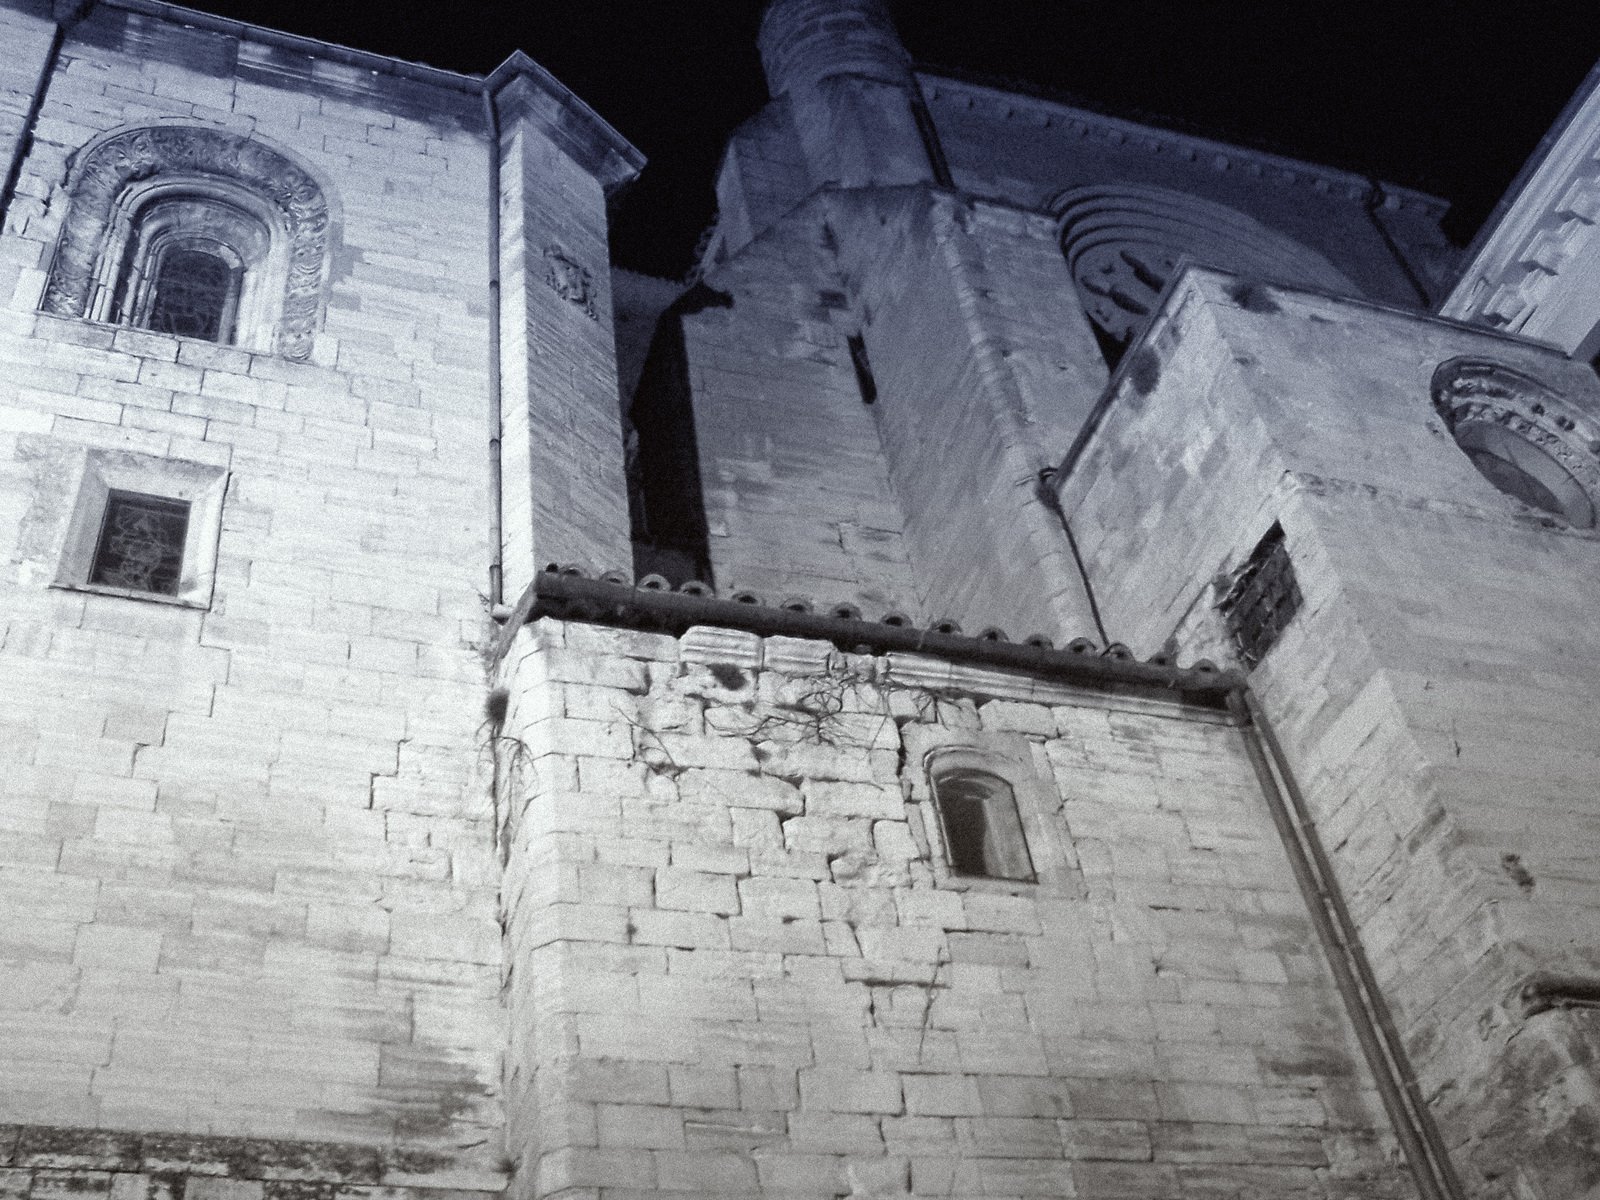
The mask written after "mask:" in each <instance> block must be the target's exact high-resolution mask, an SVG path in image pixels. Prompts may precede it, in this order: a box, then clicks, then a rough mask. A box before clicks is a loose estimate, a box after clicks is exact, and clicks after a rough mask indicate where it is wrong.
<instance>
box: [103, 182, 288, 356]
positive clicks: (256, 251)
mask: <svg viewBox="0 0 1600 1200" xmlns="http://www.w3.org/2000/svg"><path fill="white" fill-rule="evenodd" d="M211 188H212V192H213V194H212V195H204V194H201V195H196V194H194V193H192V192H190V191H188V190H187V189H186V188H184V187H183V186H182V185H178V184H172V183H169V184H167V185H165V186H163V187H158V188H156V189H153V190H154V193H155V194H154V195H151V194H149V193H150V191H151V190H152V189H146V188H130V189H129V193H130V194H129V196H128V197H126V198H125V202H124V204H123V205H122V206H121V208H124V209H126V210H127V211H126V213H125V214H124V213H123V212H121V211H119V212H118V213H117V214H116V216H115V218H114V220H113V224H112V232H113V234H114V235H115V236H116V238H117V240H118V241H120V242H122V243H123V251H122V254H121V255H120V258H119V259H115V260H112V261H111V262H109V263H108V264H107V267H108V270H107V271H106V272H103V273H105V274H107V276H108V278H106V279H105V280H104V284H105V285H106V286H105V287H104V288H103V289H102V291H103V294H102V297H101V299H102V302H106V301H108V303H106V311H104V312H103V313H98V314H96V313H93V312H91V315H98V316H100V317H101V319H103V320H108V321H112V322H115V323H118V324H125V325H136V326H138V327H139V328H141V329H151V330H154V331H155V332H157V333H172V334H177V335H179V336H181V337H194V338H204V339H205V340H206V341H210V342H228V343H231V342H235V341H239V340H240V338H239V334H240V333H241V332H243V333H244V334H245V338H244V340H245V342H246V344H250V343H251V342H252V340H253V339H251V337H250V334H251V333H252V332H253V331H256V330H258V329H259V328H261V327H262V326H266V327H268V329H269V330H270V328H271V326H272V325H273V324H274V322H275V320H276V312H275V311H274V309H275V306H274V301H275V300H276V290H277V289H276V287H274V286H273V285H274V284H275V283H277V280H276V272H275V270H274V265H273V262H272V246H273V232H274V229H273V214H272V212H271V211H270V210H267V209H264V208H263V207H262V206H260V205H259V204H258V203H252V198H251V197H249V196H248V195H246V196H240V195H238V194H237V193H236V191H235V189H232V188H228V187H226V186H222V185H219V184H216V183H213V184H212V185H211ZM252 209H255V210H256V211H251V210H252ZM105 292H109V296H106V295H104V293H105Z"/></svg>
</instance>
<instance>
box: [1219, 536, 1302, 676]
mask: <svg viewBox="0 0 1600 1200" xmlns="http://www.w3.org/2000/svg"><path fill="white" fill-rule="evenodd" d="M1221 608H1222V617H1223V620H1224V622H1225V623H1226V624H1227V627H1228V634H1229V635H1230V636H1231V637H1232V638H1233V643H1234V645H1235V646H1237V647H1238V649H1239V657H1240V658H1242V659H1243V660H1244V662H1245V664H1246V665H1247V666H1251V667H1253V666H1255V665H1256V664H1257V663H1258V662H1260V661H1261V660H1262V659H1263V658H1264V657H1266V654H1267V651H1268V650H1271V649H1272V647H1273V645H1274V644H1275V643H1276V642H1277V640H1278V635H1279V634H1280V633H1282V632H1283V629H1284V627H1285V626H1286V625H1288V624H1289V622H1290V620H1292V619H1293V617H1294V614H1295V613H1297V612H1298V611H1299V610H1300V585H1299V583H1298V582H1297V581H1296V580H1295V577H1294V565H1293V564H1292V563H1291V562H1290V561H1289V548H1288V546H1286V545H1285V544H1284V540H1283V527H1282V526H1280V525H1274V526H1273V527H1272V528H1271V529H1269V530H1268V531H1267V536H1266V537H1264V538H1262V539H1261V542H1260V543H1259V544H1258V545H1257V546H1256V548H1255V550H1254V551H1252V552H1251V555H1250V558H1249V560H1248V561H1246V563H1245V565H1244V569H1243V570H1242V571H1240V572H1239V577H1238V579H1236V580H1234V584H1233V587H1232V588H1231V589H1230V590H1229V592H1228V594H1227V595H1226V596H1224V597H1223V599H1222V605H1221Z"/></svg>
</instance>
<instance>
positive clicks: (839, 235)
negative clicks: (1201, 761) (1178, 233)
mask: <svg viewBox="0 0 1600 1200" xmlns="http://www.w3.org/2000/svg"><path fill="white" fill-rule="evenodd" d="M831 199H832V203H831V205H830V210H831V211H830V222H831V228H832V230H833V231H834V237H835V238H836V239H837V241H838V243H839V247H840V250H839V259H840V263H841V267H842V270H843V273H844V275H845V277H846V278H847V279H848V280H849V281H850V284H851V296H850V299H851V300H852V302H854V304H855V305H856V306H857V308H858V310H859V312H860V314H861V319H862V323H863V331H864V334H863V335H864V338H865V342H866V347H867V349H868V351H869V352H870V354H871V356H872V363H873V370H874V373H875V375H876V377H877V383H878V401H877V403H876V404H875V405H874V406H873V409H872V414H873V416H874V418H875V419H876V422H877V425H878V431H879V436H880V439H881V443H882V455H883V460H884V462H885V465H886V466H887V468H888V473H889V479H890V482H891V483H892V484H893V486H894V490H895V494H896V496H897V497H898V498H899V501H900V504H901V507H902V509H903V510H904V512H905V514H906V537H905V544H906V553H907V555H908V557H909V558H910V561H911V564H912V567H913V570H914V571H915V574H916V579H917V583H918V586H919V588H920V589H921V591H922V594H923V596H924V597H925V603H926V604H927V606H928V608H929V610H930V616H932V617H935V618H937V617H953V618H954V619H955V620H957V621H959V622H961V623H962V624H963V625H964V626H965V627H966V628H967V629H968V630H969V631H970V632H974V633H975V632H977V631H978V630H980V629H982V628H984V627H985V626H989V625H996V626H999V627H1001V628H1003V629H1005V630H1006V631H1007V632H1008V633H1009V634H1010V635H1011V636H1013V637H1017V638H1021V637H1026V636H1028V635H1029V634H1033V633H1044V634H1046V635H1047V636H1049V637H1051V638H1053V639H1055V640H1056V641H1058V642H1060V643H1063V644H1064V643H1065V642H1066V641H1068V640H1070V639H1071V638H1073V637H1076V636H1078V635H1079V634H1081V633H1083V632H1085V630H1087V629H1089V628H1090V620H1089V614H1088V611H1087V606H1086V605H1084V604H1083V603H1082V600H1081V595H1080V594H1077V593H1075V592H1074V590H1073V589H1074V588H1075V587H1076V585H1077V571H1076V568H1075V567H1074V566H1073V565H1072V563H1071V560H1070V557H1069V550H1068V546H1067V542H1066V538H1065V537H1064V535H1063V534H1062V531H1061V526H1060V523H1059V521H1058V519H1057V518H1056V516H1055V514H1054V513H1052V512H1051V511H1050V510H1049V509H1048V508H1047V507H1046V506H1045V505H1043V504H1041V503H1040V502H1039V499H1038V484H1039V472H1040V470H1041V469H1042V468H1044V467H1046V466H1053V465H1054V463H1055V462H1056V461H1057V459H1058V456H1059V454H1060V453H1061V448H1062V447H1063V446H1065V445H1066V444H1068V443H1069V442H1070V441H1071V439H1072V437H1073V436H1074V435H1075V434H1076V433H1077V431H1078V428H1079V427H1080V425H1081V423H1082V421H1083V419H1084V418H1085V416H1086V415H1087V414H1088V412H1089V410H1090V408H1091V407H1092V404H1093V398H1094V397H1095V396H1096V395H1098V394H1099V391H1100V388H1101V385H1102V384H1103V381H1104V378H1105V368H1104V365H1103V363H1102V361H1101V358H1100V355H1099V352H1098V350H1097V349H1096V348H1095V345H1094V341H1093V337H1092V335H1091V334H1090V332H1089V326H1088V323H1087V321H1086V320H1085V319H1084V317H1083V315H1082V313H1081V312H1080V311H1078V309H1077V305H1076V301H1075V298H1074V294H1073V290H1072V286H1071V282H1070V279H1069V278H1068V276H1067V272H1066V268H1065V265H1064V264H1063V263H1062V260H1061V255H1060V253H1059V251H1058V250H1057V248H1056V247H1055V245H1054V243H1053V241H1052V240H1051V238H1050V236H1049V233H1048V229H1047V227H1045V223H1044V222H1039V221H1036V220H1033V219H1031V218H1028V217H1026V216H1022V215H1020V214H1017V213H1014V212H1010V211H1005V210H998V209H992V208H990V207H988V206H969V205H966V204H964V203H962V202H960V201H958V200H956V199H955V198H954V197H951V196H948V195H945V194H942V193H935V192H931V191H930V190H928V189H922V188H901V189H875V190H872V191H865V192H854V193H850V192H846V193H838V194H835V195H834V196H833V197H831Z"/></svg>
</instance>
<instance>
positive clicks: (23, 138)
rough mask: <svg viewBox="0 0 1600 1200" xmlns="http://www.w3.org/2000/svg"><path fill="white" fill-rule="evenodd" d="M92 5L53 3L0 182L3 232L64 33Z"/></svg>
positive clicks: (65, 38)
mask: <svg viewBox="0 0 1600 1200" xmlns="http://www.w3.org/2000/svg"><path fill="white" fill-rule="evenodd" d="M93 7H94V3H93V0H88V3H82V4H59V3H58V4H55V5H53V6H52V8H53V11H54V14H55V18H56V20H55V29H54V31H53V32H52V33H51V35H50V46H49V48H48V49H47V50H46V51H45V55H44V62H43V63H41V64H40V66H39V77H38V78H37V79H36V80H34V84H33V92H32V94H31V95H30V96H29V97H28V109H27V112H26V113H25V114H24V115H23V118H22V126H21V128H20V130H19V131H18V133H17V146H16V150H15V151H14V152H13V153H12V155H11V161H10V162H9V163H8V164H6V176H5V180H4V182H0V232H4V230H5V227H6V220H7V218H8V217H9V216H10V215H11V202H12V201H13V200H14V199H15V198H16V195H17V185H18V184H19V183H21V181H22V164H23V162H24V160H26V159H27V157H28V152H29V151H30V150H32V149H33V135H34V132H35V130H37V129H38V127H39V114H40V113H41V112H42V111H43V109H44V94H45V92H46V90H48V88H49V87H50V79H51V76H53V75H54V74H55V73H56V64H57V63H59V62H60V61H61V48H62V47H63V46H64V45H65V44H66V41H67V34H68V33H69V32H70V31H71V29H72V27H73V26H74V25H76V24H77V23H78V22H79V21H81V20H83V19H84V17H86V16H88V15H89V10H90V9H91V8H93Z"/></svg>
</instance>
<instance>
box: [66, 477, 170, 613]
mask: <svg viewBox="0 0 1600 1200" xmlns="http://www.w3.org/2000/svg"><path fill="white" fill-rule="evenodd" d="M188 532H189V504H188V502H187V501H184V500H168V499H166V498H164V497H161V496H144V495H140V494H138V493H135V492H111V493H110V494H109V495H108V496H107V497H106V508H105V515H104V517H103V518H102V519H101V523H100V539H99V541H98V542H97V543H96V546H95V552H94V566H93V569H92V570H91V571H90V573H89V582H90V583H98V584H104V585H106V586H108V587H121V588H128V589H129V590H130V591H137V592H155V593H157V594H159V595H163V596H175V595H177V594H178V584H179V580H180V579H181V577H182V574H183V544H184V539H185V538H186V537H187V536H188Z"/></svg>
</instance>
